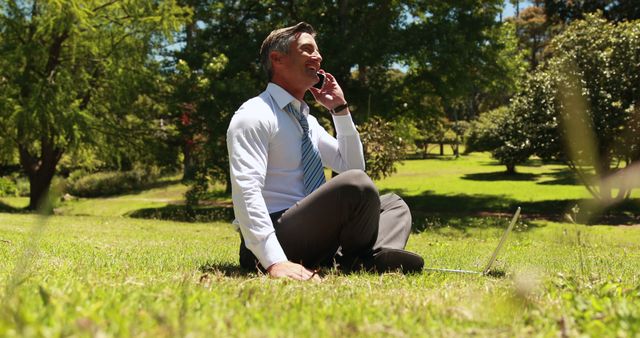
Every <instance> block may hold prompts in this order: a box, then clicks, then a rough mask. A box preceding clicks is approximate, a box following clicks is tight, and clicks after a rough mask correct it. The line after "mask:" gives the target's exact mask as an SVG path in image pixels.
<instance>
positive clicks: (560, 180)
mask: <svg viewBox="0 0 640 338" xmlns="http://www.w3.org/2000/svg"><path fill="white" fill-rule="evenodd" d="M547 175H548V176H552V177H553V179H552V180H549V181H544V182H538V184H541V185H582V182H581V181H580V180H579V179H578V178H577V177H576V174H575V173H574V172H573V171H571V170H570V169H554V170H553V171H552V172H551V173H547ZM588 178H589V179H590V178H591V177H588Z"/></svg>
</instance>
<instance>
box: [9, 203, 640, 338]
mask: <svg viewBox="0 0 640 338" xmlns="http://www.w3.org/2000/svg"><path fill="white" fill-rule="evenodd" d="M506 221H507V219H506V218H504V219H500V218H488V219H485V220H484V221H482V220H479V219H470V220H469V222H470V224H472V225H474V226H471V227H468V228H457V227H450V226H447V225H446V224H441V225H439V226H434V227H433V228H430V229H428V230H426V231H424V232H422V233H419V234H415V235H414V236H412V238H411V240H410V243H409V249H410V250H413V251H416V252H418V253H419V254H421V255H423V256H424V257H425V260H426V263H427V266H429V267H445V268H463V269H481V267H482V265H483V264H484V263H485V262H486V261H487V259H488V256H489V255H490V254H491V251H492V250H493V248H494V247H495V245H496V243H497V240H498V237H499V236H500V233H501V229H499V228H497V226H500V225H503V224H505V223H506ZM37 222H38V219H37V218H36V217H33V216H27V215H8V214H1V215H0V224H1V225H0V240H1V242H0V271H2V274H1V275H0V278H1V279H0V281H2V283H3V285H5V284H4V283H6V281H7V279H8V278H9V275H10V274H11V272H12V271H14V264H15V262H16V257H17V256H18V255H19V254H20V253H21V250H22V249H23V247H24V246H25V245H26V244H27V243H28V242H29V241H30V238H29V229H30V227H32V226H34V224H37ZM638 243H640V232H638V231H637V229H635V228H615V227H586V226H579V225H567V224H557V223H546V222H535V223H531V224H528V225H526V224H523V223H520V224H519V225H518V229H517V231H516V232H515V233H514V234H513V236H512V238H511V239H510V241H509V244H508V248H507V250H505V252H504V254H503V255H502V256H501V259H500V261H499V264H498V266H497V268H498V269H500V270H502V271H504V272H505V273H506V275H505V276H504V277H501V278H493V277H483V276H479V275H460V274H449V273H426V272H425V273H422V274H418V275H410V276H403V275H398V274H387V275H383V276H379V275H375V274H356V275H348V276H345V275H340V274H336V273H335V272H332V271H326V273H327V275H326V276H325V279H324V281H323V282H322V283H320V284H315V283H299V282H291V281H283V280H271V279H269V278H267V277H265V276H261V275H258V274H244V273H242V272H241V271H239V270H238V269H237V265H236V251H237V245H238V236H237V234H236V233H235V232H234V231H233V230H232V229H231V227H230V226H229V225H228V224H222V223H218V224H187V223H177V222H158V221H148V220H133V219H127V218H112V217H65V216H53V217H51V218H50V219H49V220H48V223H47V225H46V229H45V232H44V233H43V236H42V237H41V238H40V241H39V243H38V249H39V250H38V255H36V256H34V257H32V259H31V260H30V261H29V262H28V265H29V266H27V267H26V270H27V272H26V274H25V276H26V277H25V279H24V280H23V281H21V283H20V284H19V285H18V287H17V288H16V289H15V290H13V292H12V293H10V294H3V297H4V298H3V303H2V304H3V308H2V319H1V320H0V335H2V336H32V335H36V336H39V335H69V334H74V335H75V334H83V335H84V334H86V335H95V334H98V333H105V334H107V335H118V336H167V337H173V336H177V335H183V334H189V335H192V336H202V337H206V336H211V335H212V334H213V335H215V336H228V335H230V336H245V335H249V336H265V335H273V336H283V335H284V336H288V335H292V336H328V335H346V336H362V335H367V336H369V335H374V336H386V335H400V336H432V335H466V334H478V335H481V336H495V335H498V336H514V335H516V336H519V335H529V334H533V333H536V334H545V335H555V334H558V333H559V332H560V331H561V330H569V331H568V332H572V333H574V334H576V333H579V332H586V333H590V334H598V333H603V334H605V333H607V332H609V333H611V332H616V331H615V330H614V329H616V328H620V327H626V330H627V331H625V332H627V333H631V332H633V330H636V332H637V330H638V329H639V327H638V326H639V324H638V323H640V321H639V319H640V316H639V311H640V308H639V305H638V304H640V303H639V302H637V301H638V300H639V299H638V297H639V295H638V291H640V290H638V289H637V285H638V284H639V282H640V281H639V280H638V276H637V273H636V271H635V268H636V267H637V266H638V263H640V256H639V252H640V250H638V249H640V244H638ZM3 289H4V288H3ZM569 296H570V297H573V298H570V297H569ZM605 296H606V297H609V298H606V297H605ZM576 297H577V298H576ZM606 299H610V300H609V301H607V300H606ZM593 302H603V304H600V305H598V306H599V307H597V308H596V307H594V308H593V309H592V311H594V315H593V316H592V317H591V318H586V317H584V316H583V315H582V314H581V313H582V312H580V309H582V307H584V306H586V307H587V308H590V307H592V306H595V305H593V304H592V303H593ZM607 302H608V303H607ZM618 302H625V305H624V306H625V308H621V306H622V305H618V304H619V303H618ZM621 311H628V315H627V317H624V316H619V313H620V312H621ZM562 320H564V321H566V325H567V327H564V328H563V327H562V326H561V325H560V324H559V321H562ZM594 323H596V324H594ZM597 323H606V325H604V327H601V326H598V325H597ZM563 325H564V324H563ZM625 325H626V326H625Z"/></svg>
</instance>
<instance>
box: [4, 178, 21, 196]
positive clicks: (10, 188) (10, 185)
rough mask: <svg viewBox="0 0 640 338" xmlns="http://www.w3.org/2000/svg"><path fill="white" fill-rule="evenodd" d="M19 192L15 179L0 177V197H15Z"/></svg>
mask: <svg viewBox="0 0 640 338" xmlns="http://www.w3.org/2000/svg"><path fill="white" fill-rule="evenodd" d="M17 194H18V188H17V187H16V184H15V182H13V180H11V179H9V178H6V177H0V197H9V196H11V197H13V196H16V195H17Z"/></svg>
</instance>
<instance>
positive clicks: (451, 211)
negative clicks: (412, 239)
mask: <svg viewBox="0 0 640 338" xmlns="http://www.w3.org/2000/svg"><path fill="white" fill-rule="evenodd" d="M387 192H395V193H398V194H399V195H403V194H402V191H400V192H398V191H389V190H386V191H385V190H383V191H381V192H380V193H381V194H384V193H387ZM403 199H404V200H405V202H407V204H408V205H409V208H410V209H411V213H412V216H413V221H414V222H413V223H414V230H415V231H422V230H424V229H427V228H431V227H439V226H452V227H461V228H462V227H491V226H496V227H504V226H505V224H504V219H505V218H508V217H509V216H510V215H512V214H513V213H514V212H515V210H516V209H517V208H518V207H521V208H522V218H523V219H524V220H525V221H526V220H527V219H547V220H551V221H562V222H566V218H565V215H566V214H567V213H571V212H572V208H573V207H575V206H576V205H588V202H589V200H577V199H576V200H546V201H533V202H522V201H517V200H515V199H512V198H509V197H506V196H504V195H466V194H456V195H442V194H436V193H434V192H433V191H425V192H423V193H422V194H420V195H417V196H404V197H403ZM581 212H589V210H587V209H585V210H582V211H581ZM477 217H482V218H483V219H481V220H478V219H474V218H477ZM575 218H576V219H578V220H581V219H588V220H589V223H590V224H608V225H624V224H627V225H629V224H639V223H640V199H634V200H629V201H626V202H624V203H621V204H619V205H618V206H616V207H615V208H611V209H609V210H607V211H606V212H604V213H601V214H597V215H594V214H590V215H586V216H582V217H581V216H580V215H578V216H577V217H575ZM527 228H531V227H530V226H528V227H527Z"/></svg>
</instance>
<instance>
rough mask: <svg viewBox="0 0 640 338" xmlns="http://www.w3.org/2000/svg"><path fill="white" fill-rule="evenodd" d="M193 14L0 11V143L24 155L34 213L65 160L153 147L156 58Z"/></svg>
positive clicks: (32, 6) (144, 9) (80, 7)
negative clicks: (81, 153) (89, 152)
mask: <svg viewBox="0 0 640 338" xmlns="http://www.w3.org/2000/svg"><path fill="white" fill-rule="evenodd" d="M187 14H188V12H186V11H185V10H183V9H182V8H180V7H179V6H177V5H176V3H175V1H163V2H160V3H158V2H157V1H152V0H143V1H135V2H128V1H127V2H120V1H111V2H104V1H98V0H90V1H87V0H67V1H46V2H42V1H35V0H31V1H16V0H9V1H3V2H0V31H1V32H2V39H0V60H2V61H1V62H2V67H0V79H1V81H0V108H1V109H2V112H3V114H2V115H0V139H2V140H10V142H11V143H12V149H15V150H16V152H17V153H18V154H19V158H20V163H21V165H22V167H23V170H24V171H25V173H26V174H27V176H28V177H29V180H30V189H31V193H30V194H31V196H30V197H31V201H30V204H29V207H30V208H32V209H34V208H36V206H37V204H38V203H39V200H40V198H41V197H42V196H43V195H44V194H46V192H47V190H48V189H49V186H50V184H51V180H52V178H53V176H54V174H55V171H56V168H57V165H58V162H59V161H60V159H61V157H62V156H63V155H64V154H65V153H68V152H72V151H74V150H75V149H78V148H83V147H85V146H90V147H96V148H99V149H105V148H106V149H110V150H109V151H107V153H117V151H118V150H117V149H115V151H113V150H114V148H115V147H114V146H115V145H117V144H114V141H115V140H119V141H120V143H121V144H122V143H124V144H128V145H130V146H131V145H132V144H145V143H148V141H147V142H145V141H146V140H148V138H146V137H145V136H148V134H149V133H151V134H153V133H154V131H155V130H157V129H158V128H157V125H158V120H156V119H155V118H154V117H155V116H154V115H153V114H152V113H154V112H156V109H154V103H153V101H154V100H153V99H152V97H153V93H155V90H156V86H155V85H156V84H157V81H156V80H157V78H156V76H154V75H155V74H157V73H158V71H157V70H158V68H157V65H156V63H157V62H155V61H154V59H153V58H151V57H150V56H151V53H152V51H153V50H154V48H155V46H156V45H157V44H158V43H159V42H161V41H163V39H164V38H165V37H166V38H169V37H170V35H171V33H172V32H173V31H175V29H176V28H177V27H178V26H179V25H180V23H181V21H182V18H183V17H185V16H186V15H187ZM154 125H155V126H156V128H154ZM150 130H151V132H150Z"/></svg>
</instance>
